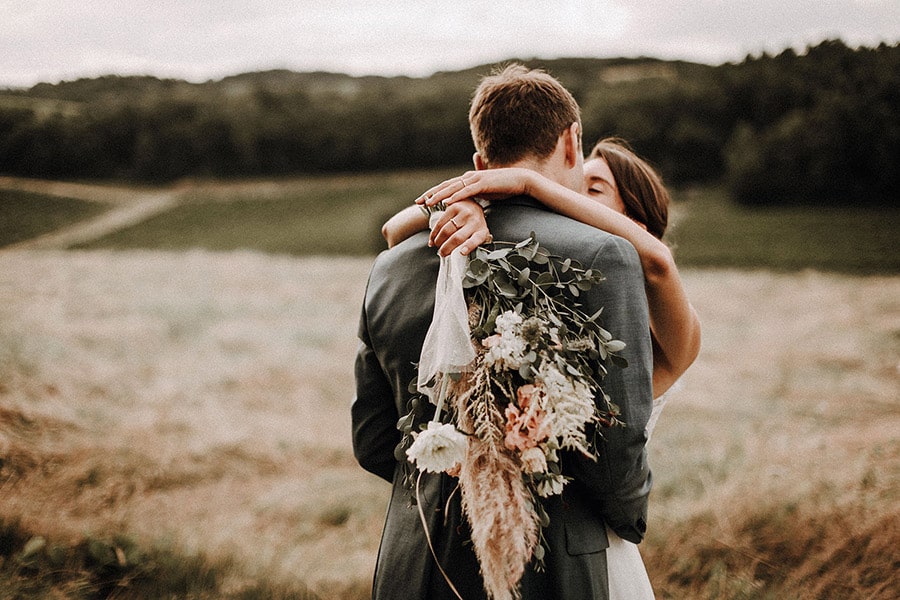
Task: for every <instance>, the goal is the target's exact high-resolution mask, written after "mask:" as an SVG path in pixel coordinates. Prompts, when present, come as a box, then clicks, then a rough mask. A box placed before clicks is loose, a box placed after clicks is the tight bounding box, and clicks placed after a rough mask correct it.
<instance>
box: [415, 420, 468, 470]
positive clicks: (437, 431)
mask: <svg viewBox="0 0 900 600" xmlns="http://www.w3.org/2000/svg"><path fill="white" fill-rule="evenodd" d="M413 435H414V436H415V441H413V443H412V445H411V446H410V447H409V449H408V450H407V451H406V456H408V457H409V459H410V460H411V461H413V462H414V463H416V466H418V467H419V468H420V469H422V470H424V471H429V472H431V473H441V472H444V471H449V470H450V469H452V468H453V467H455V466H456V465H458V464H459V463H461V462H462V460H463V458H465V455H466V436H464V435H463V434H462V433H460V432H459V431H457V429H456V427H454V426H453V425H451V424H450V423H444V424H441V423H437V422H435V421H432V422H430V423H429V424H428V429H426V430H425V431H422V432H420V433H418V434H413Z"/></svg>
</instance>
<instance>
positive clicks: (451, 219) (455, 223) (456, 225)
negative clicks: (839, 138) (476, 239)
mask: <svg viewBox="0 0 900 600" xmlns="http://www.w3.org/2000/svg"><path fill="white" fill-rule="evenodd" d="M450 222H451V223H452V224H453V226H454V227H456V230H457V231H459V230H460V229H462V227H460V226H459V224H458V223H457V222H456V221H454V220H453V218H452V217H451V218H450Z"/></svg>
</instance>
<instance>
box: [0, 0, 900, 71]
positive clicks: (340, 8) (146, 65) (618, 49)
mask: <svg viewBox="0 0 900 600" xmlns="http://www.w3.org/2000/svg"><path fill="white" fill-rule="evenodd" d="M837 37H839V38H841V39H842V40H844V41H845V42H846V43H848V44H849V45H852V46H857V45H866V46H874V45H877V44H878V43H880V42H882V41H883V42H887V43H889V44H895V43H897V42H898V41H900V0H754V1H752V2H751V1H745V0H693V1H686V0H474V1H469V0H421V1H418V2H411V1H405V0H350V1H340V0H244V1H239V0H81V1H77V0H76V1H73V0H0V87H3V86H30V85H33V84H34V83H37V82H41V81H46V82H57V81H60V80H68V79H75V78H78V77H92V76H97V75H103V74H122V75H125V74H149V75H156V76H159V77H177V78H183V79H188V80H191V81H205V80H207V79H219V78H222V77H225V76H227V75H234V74H237V73H242V72H246V71H257V70H264V69H273V68H288V69H293V70H297V71H310V70H328V71H337V72H343V73H349V74H352V75H366V74H383V75H398V74H404V75H412V76H425V75H429V74H431V73H433V72H435V71H439V70H456V69H461V68H466V67H470V66H475V65H478V64H482V63H489V62H496V61H500V60H503V59H507V58H513V57H516V58H523V59H525V58H532V57H539V58H555V57H561V56H587V57H618V56H627V57H635V56H654V57H659V58H667V59H673V58H678V59H686V60H692V61H697V62H705V63H710V64H720V63H722V62H726V61H732V60H741V59H742V58H744V57H745V56H746V55H747V54H753V55H758V54H759V53H760V52H762V51H763V50H767V51H769V52H778V51H780V50H783V49H784V48H786V47H788V46H792V47H794V48H796V49H798V50H802V49H803V48H805V47H806V46H807V45H808V44H815V43H818V42H820V41H822V40H823V39H829V38H837Z"/></svg>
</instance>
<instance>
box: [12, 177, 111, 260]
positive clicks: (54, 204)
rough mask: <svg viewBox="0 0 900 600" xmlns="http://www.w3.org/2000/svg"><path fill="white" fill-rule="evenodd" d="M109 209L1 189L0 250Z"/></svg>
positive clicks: (106, 206)
mask: <svg viewBox="0 0 900 600" xmlns="http://www.w3.org/2000/svg"><path fill="white" fill-rule="evenodd" d="M108 209H109V205H107V204H103V203H100V202H91V201H87V200H78V199H75V198H61V197H58V196H51V195H48V194H37V193H32V192H24V191H19V190H8V189H0V247H2V246H6V245H9V244H15V243H16V242H21V241H24V240H27V239H30V238H33V237H36V236H39V235H43V234H45V233H49V232H51V231H54V230H56V229H58V228H60V227H63V226H65V225H69V224H71V223H74V222H77V221H81V220H84V219H88V218H90V217H93V216H96V215H99V214H102V213H103V212H105V211H106V210H108Z"/></svg>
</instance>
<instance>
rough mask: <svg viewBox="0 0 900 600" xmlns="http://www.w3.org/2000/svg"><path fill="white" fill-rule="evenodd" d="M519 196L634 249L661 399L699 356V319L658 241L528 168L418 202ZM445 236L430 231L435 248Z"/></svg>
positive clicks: (480, 174) (466, 178)
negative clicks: (638, 262)
mask: <svg viewBox="0 0 900 600" xmlns="http://www.w3.org/2000/svg"><path fill="white" fill-rule="evenodd" d="M518 194H524V195H527V196H531V197H533V198H536V199H537V200H539V201H540V202H541V203H543V204H544V205H545V206H547V207H548V208H550V209H551V210H553V211H554V212H558V213H560V214H563V215H566V216H567V217H570V218H573V219H576V220H578V221H581V222H583V223H586V224H588V225H591V226H593V227H597V228H598V229H603V230H604V231H608V232H609V233H612V234H614V235H618V236H620V237H623V238H625V239H626V240H628V241H629V242H631V244H632V245H633V246H634V247H635V249H636V250H637V252H638V255H639V256H640V259H641V266H642V268H643V270H644V279H645V287H646V291H647V300H648V304H649V308H650V330H651V333H652V334H653V339H654V350H655V351H654V355H653V395H654V396H655V397H656V396H659V395H661V394H662V393H663V392H665V391H666V390H667V389H669V387H671V386H672V384H673V383H674V382H675V381H676V380H677V379H678V377H680V376H681V374H682V373H684V372H685V371H686V370H687V368H688V367H689V366H690V365H691V363H693V362H694V359H696V358H697V354H698V353H699V351H700V320H699V319H698V317H697V313H696V311H695V310H694V308H693V306H691V303H690V301H689V300H688V297H687V294H686V292H685V290H684V285H683V284H682V281H681V277H680V275H679V273H678V268H677V267H676V265H675V261H674V259H673V257H672V252H671V251H670V250H669V247H668V246H666V245H665V244H664V243H663V242H662V241H661V240H659V239H657V238H655V237H654V236H653V235H652V234H650V233H648V232H647V231H646V230H645V229H644V228H643V227H641V226H640V225H639V224H637V223H635V222H634V221H632V220H631V219H630V218H628V217H626V216H625V215H623V214H621V213H618V212H616V211H614V210H613V209H611V208H609V207H607V206H605V205H603V204H601V203H599V202H597V201H595V200H591V199H590V198H588V197H587V196H584V195H583V194H580V193H579V192H576V191H574V190H571V189H569V188H567V187H565V186H563V185H560V184H558V183H556V182H554V181H551V180H549V179H547V178H546V177H543V176H542V175H540V174H539V173H537V172H536V171H532V170H530V169H488V170H483V171H469V172H467V173H465V174H464V175H463V176H461V177H456V178H454V179H450V180H447V181H445V182H443V183H441V184H439V185H437V186H435V187H434V188H432V189H430V190H428V192H426V194H424V195H423V196H422V197H421V198H419V200H417V202H420V203H427V204H433V203H437V202H445V203H446V204H447V205H448V206H450V207H452V206H454V205H455V203H457V202H459V201H461V200H463V199H469V198H473V197H476V196H482V197H484V196H490V197H492V198H501V197H504V196H510V195H518ZM443 233H444V232H443V231H433V232H432V240H433V241H434V243H437V244H446V243H447V242H448V240H447V239H446V238H443V237H442V234H443ZM442 249H443V247H442Z"/></svg>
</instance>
